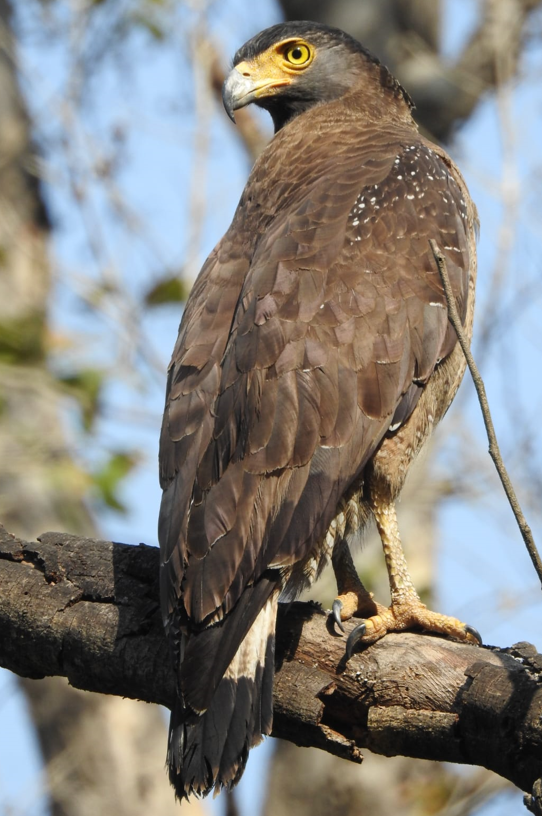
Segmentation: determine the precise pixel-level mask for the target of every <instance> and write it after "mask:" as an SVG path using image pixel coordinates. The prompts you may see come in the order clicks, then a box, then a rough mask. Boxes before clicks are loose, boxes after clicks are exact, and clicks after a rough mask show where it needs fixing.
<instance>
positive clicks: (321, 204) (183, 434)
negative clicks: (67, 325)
mask: <svg viewBox="0 0 542 816" xmlns="http://www.w3.org/2000/svg"><path fill="white" fill-rule="evenodd" d="M234 66H235V67H234V69H233V71H232V73H231V74H230V77H229V78H228V80H227V82H226V84H225V90H224V100H225V105H226V108H227V110H228V112H229V113H230V115H232V111H233V110H234V109H236V108H238V107H242V106H243V105H245V104H249V103H250V102H256V104H259V105H261V106H262V107H266V108H267V109H268V110H269V111H270V113H271V115H272V116H273V119H274V122H275V127H276V131H277V132H276V135H275V137H274V138H273V140H272V142H271V143H270V145H269V146H268V147H267V149H266V150H265V151H264V153H263V154H262V156H261V157H260V159H259V160H258V161H257V162H256V164H255V166H254V168H253V170H252V173H251V175H250V178H249V180H248V182H247V185H246V188H245V190H244V192H243V195H242V197H241V200H240V202H239V206H238V208H237V211H236V213H235V216H234V219H233V222H232V225H231V227H230V228H229V230H228V232H227V233H226V235H225V236H224V238H223V239H222V240H221V241H220V243H219V244H218V246H217V247H216V248H215V250H214V251H213V252H212V253H211V255H210V256H209V258H208V259H207V261H206V263H205V265H204V267H203V269H202V271H201V273H200V275H199V277H198V279H197V281H196V283H195V285H194V288H193V290H192V293H191V295H190V298H189V300H188V303H187V304H186V308H185V311H184V315H183V319H182V323H181V327H180V331H179V338H178V340H177V344H176V346H175V349H174V352H173V358H172V362H171V365H170V368H169V375H168V385H167V398H166V409H165V414H164V422H163V427H162V436H161V443H160V476H161V482H162V487H163V489H164V495H163V501H162V508H161V513H160V529H159V534H160V545H161V552H162V568H161V590H162V605H163V615H164V621H165V625H166V629H167V631H168V634H169V638H170V643H171V648H172V659H173V664H174V668H175V671H176V674H177V678H178V690H179V700H178V705H177V707H176V709H175V710H174V712H173V714H172V723H171V730H170V741H169V751H168V762H169V766H170V778H171V781H172V783H173V784H174V786H175V789H176V792H177V794H178V795H179V796H185V795H188V794H189V793H192V792H195V793H198V794H205V793H207V792H208V791H209V790H210V789H211V788H212V787H213V786H215V785H216V786H217V787H220V786H231V785H232V784H235V783H236V782H237V781H238V779H239V777H240V775H241V773H242V771H243V768H244V765H245V762H246V758H247V754H248V750H249V749H250V748H251V747H252V746H253V745H254V744H256V743H258V742H259V741H260V740H261V735H262V734H269V733H270V731H271V725H272V681H273V644H274V627H275V617H276V604H277V600H278V596H279V594H280V593H281V592H282V593H284V594H285V595H286V596H287V597H289V598H290V597H293V596H295V595H296V593H298V592H299V591H300V589H302V588H303V587H304V586H305V585H306V584H307V583H310V581H311V580H312V578H313V577H314V576H315V575H316V574H317V573H318V570H319V569H320V567H321V566H322V564H323V562H325V560H326V559H327V558H328V556H329V555H330V553H331V550H332V547H333V545H334V544H337V550H336V552H337V557H336V558H335V559H334V560H335V561H336V562H340V561H341V557H340V554H341V547H344V541H345V538H347V537H348V535H349V534H350V532H352V531H354V530H355V529H356V528H357V527H359V526H360V525H361V524H362V520H364V519H365V518H366V516H367V514H368V513H369V512H373V513H374V514H375V516H376V518H377V523H378V524H379V529H380V530H381V533H382V536H383V543H384V548H385V552H386V557H387V560H388V567H389V569H390V576H392V573H393V575H394V576H395V578H393V577H391V578H390V580H391V583H392V601H393V603H392V608H391V611H389V610H384V608H383V607H380V606H378V605H375V604H372V602H370V601H368V600H367V598H365V599H364V596H363V591H362V590H361V591H359V588H358V591H355V595H356V598H357V601H358V602H359V603H357V607H359V609H360V610H361V611H362V612H363V613H364V614H365V613H366V614H367V615H368V617H369V620H368V621H367V622H366V623H367V630H366V639H367V640H368V641H370V640H374V639H376V637H380V636H381V635H382V634H384V633H385V631H389V630H390V629H393V628H395V629H400V628H405V627H406V626H407V625H416V624H419V625H422V626H424V627H426V628H433V629H436V630H438V631H449V632H450V633H451V634H453V635H455V636H458V637H464V638H465V639H469V638H471V636H470V634H469V630H468V627H465V626H464V624H460V622H458V621H453V619H443V621H444V623H443V624H442V625H441V623H440V619H441V618H442V616H434V617H435V620H434V621H433V620H432V619H431V620H429V618H430V617H431V615H433V614H434V613H428V612H427V611H426V612H427V614H425V613H423V612H422V614H421V617H420V615H418V616H417V617H416V614H414V613H413V615H414V616H412V615H410V617H409V616H408V615H407V613H406V612H405V613H404V614H403V612H404V609H406V608H407V606H408V610H409V614H410V612H411V611H412V608H414V611H415V613H418V612H419V611H420V609H422V607H421V605H420V607H419V608H418V607H417V606H416V598H417V596H415V591H414V589H413V587H411V584H409V579H408V576H407V574H406V568H404V567H403V564H402V562H401V563H399V566H398V567H397V569H396V567H395V566H394V564H395V565H396V564H397V563H398V560H399V561H400V559H401V557H402V555H401V554H400V551H399V550H398V547H399V544H398V534H396V531H394V529H392V527H393V523H392V525H391V527H390V524H389V523H388V520H389V518H391V517H393V499H394V498H395V497H396V495H397V494H398V492H399V490H400V489H401V487H402V484H403V481H404V478H405V475H406V471H407V470H408V466H409V464H410V462H411V461H412V459H413V458H414V456H415V455H416V452H417V451H418V449H419V448H420V447H421V446H422V444H423V442H424V441H425V440H426V438H427V437H428V436H429V434H430V432H431V429H432V427H433V426H434V424H435V423H436V422H437V421H438V420H439V419H440V418H441V416H442V415H443V414H444V413H445V411H446V409H447V408H448V406H449V404H450V402H451V400H452V399H453V396H454V394H455V391H456V389H457V387H458V385H459V382H460V379H461V376H462V374H463V370H464V363H463V359H462V356H461V353H460V351H459V349H458V346H457V344H456V338H455V334H454V332H453V330H452V329H451V327H450V326H449V323H448V320H447V311H446V308H445V298H444V294H443V291H442V285H441V283H440V279H439V274H438V270H437V267H436V264H435V261H434V258H433V255H432V252H431V249H430V246H429V243H428V242H429V239H431V238H434V239H435V240H436V241H437V243H438V245H439V247H440V249H441V250H442V252H443V253H444V255H445V257H446V260H447V265H448V272H449V275H450V279H451V283H452V287H453V291H454V293H455V297H456V302H457V305H458V308H459V311H460V313H461V315H462V317H463V320H464V321H465V326H466V329H467V331H468V332H469V334H470V332H471V327H472V311H473V300H474V296H473V288H474V279H475V249H474V224H475V220H476V215H475V209H474V206H473V204H472V202H471V200H470V198H469V195H468V192H467V190H466V187H465V184H464V182H463V180H462V178H461V175H460V174H459V172H458V170H457V168H456V167H455V165H454V164H453V162H452V161H451V160H450V159H449V158H448V157H447V155H446V154H445V153H444V151H442V150H441V149H439V148H437V147H435V146H434V145H432V144H430V143H429V142H427V141H426V140H425V139H424V138H423V137H421V136H420V135H419V133H418V131H417V128H416V125H415V124H414V122H413V120H412V116H411V104H410V100H409V98H408V95H407V94H406V93H405V91H404V90H403V89H402V88H401V86H400V85H399V84H398V83H397V82H396V81H395V80H394V79H393V77H391V75H390V74H389V73H388V71H387V70H386V69H385V68H384V67H383V66H381V65H380V64H379V63H378V61H377V60H375V59H374V58H373V57H371V55H369V54H368V53H367V52H366V51H365V50H364V49H363V48H362V47H361V46H360V45H359V43H356V42H355V41H354V40H352V39H351V38H349V37H348V36H347V35H345V34H344V33H343V32H339V31H336V30H334V29H328V28H326V27H323V26H317V25H315V24H312V23H288V24H285V25H279V26H275V27H273V28H272V29H268V30H267V31H265V32H263V33H262V34H260V35H258V37H256V38H254V40H251V41H250V42H249V43H247V44H246V45H245V46H243V48H242V49H241V51H240V52H238V54H237V55H236V57H235V59H234ZM389 508H391V510H390V511H389V512H388V510H389ZM390 514H391V515H390ZM393 518H394V517H393ZM393 518H392V522H393ZM386 542H388V544H387V543H386ZM390 542H391V543H390ZM398 552H399V555H397V553H398ZM397 559H398V560H397ZM397 575H399V578H400V580H399V581H397V580H396V579H397ZM394 580H395V595H394ZM341 583H342V584H343V589H345V590H348V589H351V588H352V586H351V584H349V583H348V581H346V583H345V580H344V578H343V579H341V576H340V575H339V584H341ZM346 584H348V586H347V585H346ZM339 588H340V589H341V586H340V587H339ZM406 596H408V597H406ZM343 600H344V598H343ZM395 600H397V605H396V606H394V603H395ZM403 601H404V603H403ZM407 602H408V603H407ZM410 602H413V606H412V604H411V603H410ZM401 603H402V604H403V605H402V606H401ZM371 604H372V606H371ZM409 604H410V605H409ZM355 608H356V603H355V604H354V608H352V609H351V610H350V611H349V610H348V609H346V606H345V610H344V612H343V615H342V616H343V617H345V616H349V615H350V614H352V612H353V611H355ZM399 608H400V610H401V611H400V613H399V612H398V610H399ZM423 609H425V607H423ZM395 613H397V614H395ZM394 614H395V617H393V616H394ZM371 616H373V617H371ZM450 621H451V623H450ZM379 627H380V628H379ZM462 627H463V628H462ZM373 630H374V631H373Z"/></svg>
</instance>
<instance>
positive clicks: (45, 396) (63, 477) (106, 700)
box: [0, 0, 201, 816]
mask: <svg viewBox="0 0 542 816" xmlns="http://www.w3.org/2000/svg"><path fill="white" fill-rule="evenodd" d="M12 11H13V9H12V7H11V5H10V3H9V2H8V0H0V34H1V37H0V212H1V213H2V215H1V217H0V461H1V462H2V468H1V469H0V518H1V520H2V522H3V523H4V524H5V525H6V526H7V527H8V528H9V529H10V530H12V531H13V532H16V533H17V534H19V535H22V536H32V537H33V536H35V535H36V534H39V533H40V532H42V531H43V530H47V529H51V528H52V529H62V530H70V531H72V532H78V533H82V534H89V535H92V534H93V533H95V526H94V523H93V520H92V518H91V515H90V513H89V511H88V509H87V507H86V505H85V501H84V494H85V490H86V488H87V485H88V479H87V477H86V476H85V474H84V473H83V471H82V470H81V469H80V468H79V467H78V466H77V464H76V463H75V462H74V460H73V458H72V456H71V452H70V447H69V444H68V443H67V439H66V429H65V427H64V422H63V408H64V406H63V395H62V392H61V388H60V386H59V384H58V382H57V381H56V380H55V378H54V376H53V374H52V372H51V371H50V370H49V368H48V366H47V342H48V326H47V313H48V306H49V300H50V297H51V293H52V289H51V266H50V262H49V258H48V252H47V246H48V238H49V230H50V224H49V220H48V217H47V209H46V206H45V204H44V200H43V197H42V192H41V189H40V183H39V181H38V159H37V155H36V151H35V149H34V146H33V143H32V135H31V122H30V119H29V114H28V111H27V109H26V105H25V100H24V98H23V96H22V94H21V90H20V86H19V82H18V77H17V59H16V42H15V36H14V31H13V16H12ZM21 684H22V687H23V688H24V690H25V692H26V694H27V697H28V701H29V706H30V711H31V713H32V716H33V719H34V722H35V725H36V729H37V733H38V737H39V742H40V745H41V750H42V753H43V758H44V762H45V765H46V770H47V775H48V783H49V799H50V809H51V813H52V814H54V816H91V814H92V816H95V815H96V814H112V813H115V814H118V816H124V814H126V816H127V815H128V814H130V816H137V814H143V813H145V814H147V813H156V814H158V813H159V814H161V816H167V814H173V813H177V812H178V806H177V805H176V803H175V801H174V797H173V792H172V790H171V788H170V786H169V783H168V780H167V775H166V773H165V769H164V761H165V753H166V741H167V735H166V728H165V722H164V719H163V717H162V713H161V711H160V710H159V708H158V707H157V706H146V705H144V704H140V703H136V702H133V701H129V700H120V699H118V698H116V697H106V696H103V695H93V694H89V693H85V692H81V691H78V690H76V689H73V688H70V687H69V686H68V685H67V683H66V682H64V681H63V680H61V679H58V678H48V679H46V680H41V681H31V680H25V681H21ZM195 810H199V811H201V808H200V807H199V806H198V805H196V806H195Z"/></svg>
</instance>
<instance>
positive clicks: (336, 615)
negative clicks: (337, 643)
mask: <svg viewBox="0 0 542 816" xmlns="http://www.w3.org/2000/svg"><path fill="white" fill-rule="evenodd" d="M342 608H343V604H342V601H340V600H339V599H338V598H335V600H334V601H333V606H332V613H333V620H334V621H335V623H336V624H337V626H338V627H339V629H340V630H341V632H344V626H343V622H342V620H341V611H342Z"/></svg>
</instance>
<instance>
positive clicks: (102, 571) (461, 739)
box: [0, 526, 542, 790]
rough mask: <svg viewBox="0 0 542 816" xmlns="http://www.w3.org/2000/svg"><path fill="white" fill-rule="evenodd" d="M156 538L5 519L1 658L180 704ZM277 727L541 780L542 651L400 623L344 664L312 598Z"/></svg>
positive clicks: (301, 609) (286, 674) (281, 659)
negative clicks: (108, 536) (128, 538)
mask: <svg viewBox="0 0 542 816" xmlns="http://www.w3.org/2000/svg"><path fill="white" fill-rule="evenodd" d="M158 558H159V556H158V550H157V549H156V548H153V547H147V546H145V545H140V546H139V547H132V546H128V545H124V544H113V543H111V542H109V541H95V540H92V539H88V538H80V537H77V536H71V535H65V534H61V533H46V534H44V535H43V536H41V538H40V540H39V541H38V542H25V541H20V540H18V539H16V538H14V537H13V536H11V535H9V534H8V533H7V532H6V531H5V530H4V528H3V527H1V526H0V582H1V586H2V592H1V593H0V664H1V665H2V666H4V667H5V668H7V669H11V671H14V672H16V673H17V674H20V675H22V676H25V677H34V678H39V677H44V676H46V675H57V674H58V675H64V676H66V677H67V678H68V679H69V681H70V682H71V683H72V685H74V686H76V687H78V688H81V689H87V690H89V691H96V692H102V693H105V694H116V695H121V696H124V697H133V698H136V699H140V700H144V701H146V702H151V703H160V704H162V705H165V706H168V707H169V706H170V705H171V703H172V701H173V699H174V694H175V690H174V682H173V676H172V672H171V670H170V667H169V655H168V646H167V643H166V639H165V637H164V633H163V630H162V624H161V620H160V612H159V599H158ZM277 634H278V638H277V675H276V681H275V702H274V704H275V722H274V728H273V734H274V735H275V736H277V737H282V738H285V739H289V740H291V741H293V742H295V743H297V744H298V745H312V746H316V747H319V748H323V749H325V750H327V751H329V752H331V753H334V754H337V755H339V756H341V757H344V758H347V759H350V760H353V761H357V762H360V761H361V754H360V749H361V748H364V747H367V748H370V749H371V750H372V751H374V752H375V753H380V754H385V755H387V756H391V755H396V754H404V755H406V756H412V757H422V758H429V759H435V760H443V761H448V762H461V763H467V764H477V765H483V766H484V767H486V768H489V769H491V770H493V771H495V772H497V773H499V774H500V775H501V776H504V777H506V778H507V779H509V780H511V781H512V782H514V783H515V784H516V785H518V786H519V787H520V788H523V789H524V790H527V789H528V790H530V789H531V788H532V786H533V783H534V782H535V780H536V779H537V778H538V776H539V775H540V767H541V760H542V726H541V722H542V719H541V718H542V656H540V655H537V654H536V650H535V649H534V647H532V646H530V645H529V644H519V645H517V646H515V647H512V649H509V650H499V649H494V648H487V647H486V648H480V647H476V646H471V645H468V644H462V643H455V642H452V641H447V640H444V639H441V638H437V637H430V636H427V635H419V634H413V633H405V634H401V635H388V636H387V637H386V638H384V639H383V640H381V641H379V642H378V643H376V644H374V645H373V646H371V647H369V648H367V649H366V650H365V651H364V652H362V653H361V654H358V655H355V656H354V657H353V658H352V659H351V660H350V661H349V662H348V664H346V665H345V664H344V661H343V657H344V644H345V640H344V638H343V637H338V636H336V635H335V634H334V633H333V632H332V631H331V630H330V629H329V628H328V624H327V616H326V615H324V614H323V613H322V611H321V610H320V609H319V608H318V607H316V606H314V605H311V604H301V603H296V604H292V605H291V606H290V607H289V608H287V609H282V610H281V612H280V615H279V625H278V633H277Z"/></svg>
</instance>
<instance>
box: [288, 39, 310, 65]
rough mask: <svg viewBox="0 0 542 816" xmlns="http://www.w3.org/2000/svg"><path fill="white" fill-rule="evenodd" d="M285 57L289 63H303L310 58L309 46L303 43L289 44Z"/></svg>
mask: <svg viewBox="0 0 542 816" xmlns="http://www.w3.org/2000/svg"><path fill="white" fill-rule="evenodd" d="M285 57H286V59H287V61H288V62H289V63H290V64H291V65H305V63H307V62H308V61H309V60H310V58H311V52H310V48H309V47H308V46H306V45H304V44H303V43H297V44H296V45H291V46H290V47H289V48H288V50H287V51H286V53H285Z"/></svg>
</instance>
